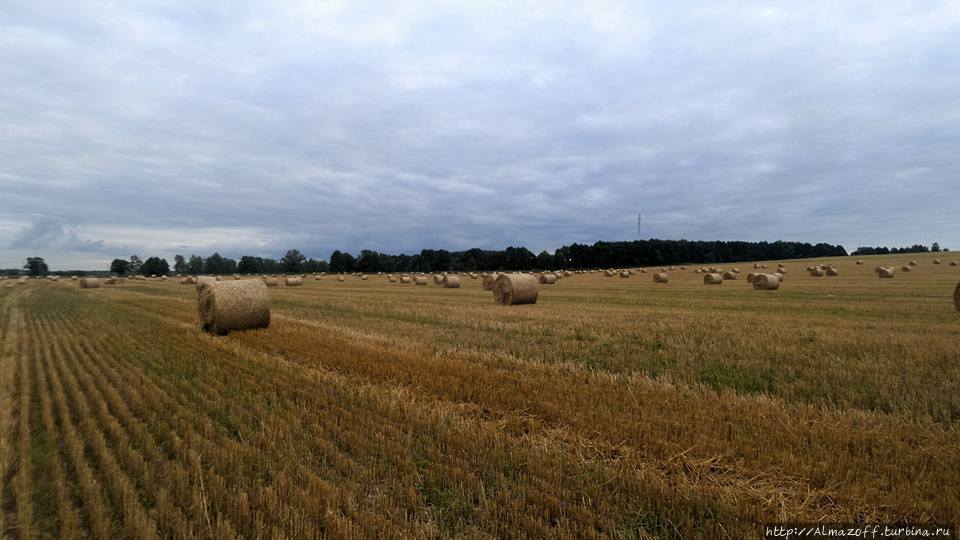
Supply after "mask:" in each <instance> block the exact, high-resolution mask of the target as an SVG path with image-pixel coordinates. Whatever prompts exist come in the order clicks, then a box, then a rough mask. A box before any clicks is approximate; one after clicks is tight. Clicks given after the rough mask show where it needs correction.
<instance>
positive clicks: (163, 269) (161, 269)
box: [140, 257, 170, 276]
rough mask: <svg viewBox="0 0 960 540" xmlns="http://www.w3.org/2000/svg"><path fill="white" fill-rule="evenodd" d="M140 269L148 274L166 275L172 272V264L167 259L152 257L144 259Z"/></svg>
mask: <svg viewBox="0 0 960 540" xmlns="http://www.w3.org/2000/svg"><path fill="white" fill-rule="evenodd" d="M140 271H141V272H143V274H144V275H147V276H153V275H157V276H165V275H167V274H169V273H170V264H169V263H168V262H167V260H166V259H161V258H159V257H150V258H148V259H147V260H145V261H143V264H142V265H141V266H140Z"/></svg>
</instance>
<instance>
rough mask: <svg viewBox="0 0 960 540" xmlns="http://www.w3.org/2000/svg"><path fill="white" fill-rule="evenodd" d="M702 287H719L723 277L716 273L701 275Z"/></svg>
mask: <svg viewBox="0 0 960 540" xmlns="http://www.w3.org/2000/svg"><path fill="white" fill-rule="evenodd" d="M703 283H704V285H720V284H721V283H723V276H722V275H720V274H717V273H713V272H711V273H709V274H704V275H703Z"/></svg>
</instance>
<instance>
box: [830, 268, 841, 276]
mask: <svg viewBox="0 0 960 540" xmlns="http://www.w3.org/2000/svg"><path fill="white" fill-rule="evenodd" d="M827 275H828V276H839V275H840V271H839V270H837V269H836V268H835V267H833V266H830V267H828V268H827Z"/></svg>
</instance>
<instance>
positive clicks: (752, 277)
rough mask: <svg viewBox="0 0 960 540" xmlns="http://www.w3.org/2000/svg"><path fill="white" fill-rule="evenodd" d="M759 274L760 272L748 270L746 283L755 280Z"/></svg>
mask: <svg viewBox="0 0 960 540" xmlns="http://www.w3.org/2000/svg"><path fill="white" fill-rule="evenodd" d="M759 275H761V274H758V273H757V272H750V273H748V274H747V283H753V282H754V281H756V279H757V276H759Z"/></svg>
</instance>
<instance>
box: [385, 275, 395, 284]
mask: <svg viewBox="0 0 960 540" xmlns="http://www.w3.org/2000/svg"><path fill="white" fill-rule="evenodd" d="M387 281H389V282H390V283H396V282H397V278H396V277H394V276H391V275H389V274H387Z"/></svg>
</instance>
